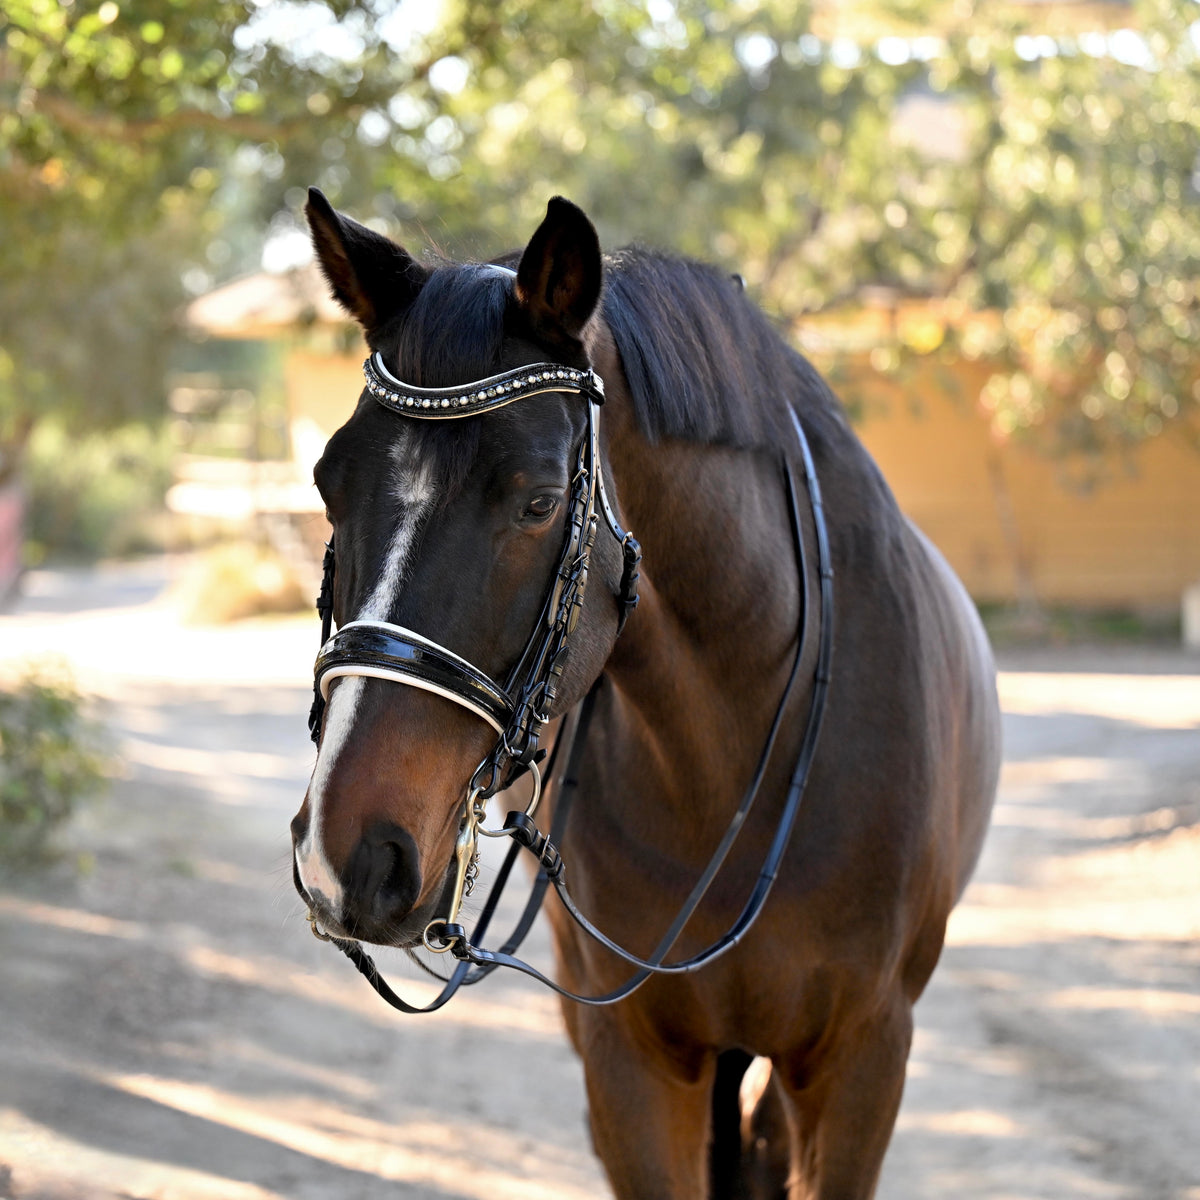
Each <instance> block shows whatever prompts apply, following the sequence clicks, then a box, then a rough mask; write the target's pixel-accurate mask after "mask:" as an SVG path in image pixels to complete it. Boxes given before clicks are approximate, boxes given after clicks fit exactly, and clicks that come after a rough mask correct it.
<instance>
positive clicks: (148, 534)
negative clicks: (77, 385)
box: [26, 421, 171, 559]
mask: <svg viewBox="0 0 1200 1200" xmlns="http://www.w3.org/2000/svg"><path fill="white" fill-rule="evenodd" d="M170 456H171V448H170V446H169V444H168V442H167V439H166V437H165V436H164V434H163V433H161V432H158V433H156V432H154V431H153V430H151V429H150V428H149V427H147V426H145V425H126V426H122V427H121V428H119V429H116V430H112V431H110V432H108V433H94V434H90V435H87V436H84V437H71V436H69V435H68V433H67V431H66V430H65V429H64V428H63V426H62V425H61V424H60V423H59V422H58V421H52V422H48V423H43V424H42V425H40V426H39V427H38V429H37V431H36V432H35V433H34V435H33V438H32V440H31V443H30V448H29V455H28V461H27V464H26V478H27V484H28V488H29V516H28V523H27V528H26V534H27V537H28V544H27V549H28V552H29V553H30V554H31V555H32V556H33V557H34V558H35V559H38V558H42V557H44V556H45V555H46V554H48V553H49V554H65V555H68V556H78V557H81V558H110V557H117V556H120V555H123V554H134V553H139V552H145V551H147V550H152V549H156V548H158V545H157V541H156V535H155V531H154V528H153V522H154V520H155V518H156V517H157V516H158V515H159V514H161V513H162V512H163V511H164V509H163V498H164V496H165V495H166V491H167V487H168V486H169V485H170V482H171V469H170Z"/></svg>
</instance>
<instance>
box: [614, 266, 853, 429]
mask: <svg viewBox="0 0 1200 1200" xmlns="http://www.w3.org/2000/svg"><path fill="white" fill-rule="evenodd" d="M603 304H604V308H603V313H604V319H605V321H606V323H607V324H608V326H609V328H610V329H611V330H612V333H613V337H614V339H615V340H616V343H617V349H618V350H619V351H620V354H621V361H622V365H623V366H624V369H625V377H626V379H627V380H628V383H629V389H630V392H631V393H632V397H633V404H634V410H635V412H636V414H637V419H638V423H639V425H640V427H641V429H642V432H643V433H644V434H645V436H646V437H647V438H648V439H649V440H651V441H659V440H661V439H664V438H678V439H680V440H683V441H689V442H699V443H702V444H705V445H722V446H732V447H736V448H740V449H766V448H770V447H777V446H779V445H781V444H787V443H790V441H791V440H792V439H794V437H795V434H794V433H793V432H792V430H791V424H790V420H789V417H788V409H789V408H797V409H798V410H799V411H800V412H801V413H803V414H804V417H805V424H806V426H809V427H812V426H814V425H815V427H816V429H815V432H816V433H817V439H818V440H824V439H823V438H822V437H821V435H822V434H828V433H829V432H831V429H830V425H831V422H832V423H837V424H841V423H842V418H841V415H840V406H839V404H838V401H837V400H836V399H835V398H834V396H833V394H832V392H830V390H829V388H828V387H827V386H826V384H825V383H824V381H823V380H822V379H821V377H820V376H819V375H818V374H817V372H816V371H815V370H814V369H813V367H812V366H811V364H809V363H808V361H807V360H805V359H804V358H803V357H802V356H801V355H800V354H798V353H797V352H796V351H795V350H793V349H792V348H791V347H790V346H788V344H787V343H786V342H785V341H784V340H783V338H782V337H781V336H780V334H779V332H778V330H776V329H775V327H774V326H773V325H772V324H771V322H770V321H769V320H768V319H767V318H766V317H765V316H764V315H763V313H762V312H761V311H759V309H758V308H757V307H755V305H754V304H752V303H751V302H750V301H749V300H748V299H747V297H746V296H745V294H744V293H743V289H742V284H741V282H740V281H739V280H738V279H736V278H735V277H733V276H731V275H728V274H726V273H724V272H722V271H720V270H718V269H717V268H716V267H712V266H709V265H707V264H705V263H700V262H695V261H693V260H690V259H684V258H675V257H671V256H668V255H664V254H660V253H657V252H654V251H649V250H645V249H643V248H641V247H636V246H634V247H628V248H626V249H624V250H619V251H617V252H616V253H615V254H613V255H611V256H610V257H609V258H607V259H606V260H605V291H604V302H603Z"/></svg>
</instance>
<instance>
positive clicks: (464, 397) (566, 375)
mask: <svg viewBox="0 0 1200 1200" xmlns="http://www.w3.org/2000/svg"><path fill="white" fill-rule="evenodd" d="M363 374H364V375H365V376H366V379H367V391H368V392H370V393H371V395H372V396H374V397H375V399H376V400H378V401H379V403H380V404H382V405H383V406H384V408H390V409H391V410H392V411H393V412H398V413H401V414H402V415H403V416H406V417H422V418H424V419H425V420H444V419H446V418H449V417H470V416H474V415H475V414H476V413H484V412H491V411H492V410H493V409H496V408H503V407H504V406H505V405H506V404H512V403H513V401H515V400H524V399H525V398H526V397H527V396H538V395H541V394H542V393H543V392H575V393H578V394H579V395H582V396H586V397H587V398H588V399H589V400H591V401H593V402H594V403H596V404H602V403H603V402H604V381H603V380H602V379H601V378H600V376H599V375H597V374H596V372H595V371H592V370H586V371H581V370H579V369H578V368H576V367H564V366H561V365H559V364H558V363H532V364H531V365H529V366H527V367H517V368H516V370H513V371H504V372H503V373H502V374H500V375H489V376H488V378H487V379H477V380H475V382H474V383H468V384H464V385H463V386H462V387H452V388H422V387H414V386H413V385H412V384H411V383H405V382H404V381H403V380H401V379H397V378H396V377H395V376H394V375H393V374H392V373H391V372H390V371H389V370H388V369H387V367H385V366H384V365H383V358H382V356H381V355H380V354H379V352H378V351H376V352H375V353H374V354H372V355H371V356H370V358H368V359H367V360H366V362H364V363H363Z"/></svg>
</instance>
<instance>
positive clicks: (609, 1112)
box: [567, 1005, 715, 1200]
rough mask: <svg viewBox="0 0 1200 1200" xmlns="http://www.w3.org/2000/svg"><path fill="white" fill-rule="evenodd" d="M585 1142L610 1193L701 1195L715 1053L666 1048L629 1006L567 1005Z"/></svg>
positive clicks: (661, 1198)
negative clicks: (581, 1088) (580, 1080)
mask: <svg viewBox="0 0 1200 1200" xmlns="http://www.w3.org/2000/svg"><path fill="white" fill-rule="evenodd" d="M567 1025H568V1029H569V1031H570V1034H571V1040H572V1041H573V1042H574V1043H575V1048H576V1050H577V1051H578V1052H579V1056H580V1058H581V1059H582V1060H583V1069H584V1078H585V1081H586V1084H587V1096H588V1115H589V1118H590V1121H591V1129H592V1142H593V1145H594V1146H595V1149H596V1154H597V1155H598V1156H599V1158H600V1161H601V1162H602V1163H603V1164H604V1169H605V1171H606V1172H607V1173H608V1178H609V1182H610V1183H611V1184H612V1189H613V1194H614V1195H615V1196H616V1197H617V1200H704V1198H705V1197H707V1196H708V1190H709V1180H708V1137H709V1123H710V1109H711V1095H712V1084H713V1073H714V1066H715V1060H714V1058H713V1056H712V1055H711V1054H706V1053H704V1052H702V1051H697V1052H695V1053H691V1052H680V1051H676V1052H671V1051H668V1050H666V1049H665V1048H664V1047H663V1045H662V1044H661V1042H658V1041H657V1040H656V1039H654V1038H653V1037H651V1036H648V1034H647V1031H645V1030H643V1031H641V1032H640V1033H639V1031H638V1028H637V1026H638V1017H637V1013H636V1010H634V1009H632V1008H631V1007H630V1006H628V1005H618V1006H617V1007H616V1008H613V1009H582V1010H581V1009H578V1008H575V1009H573V1010H572V1009H570V1008H569V1007H568V1011H567Z"/></svg>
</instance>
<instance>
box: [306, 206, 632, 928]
mask: <svg viewBox="0 0 1200 1200" xmlns="http://www.w3.org/2000/svg"><path fill="white" fill-rule="evenodd" d="M308 216H309V221H310V224H311V226H312V231H313V240H314V244H315V247H316V251H317V255H318V258H319V260H320V263H321V266H322V268H323V270H324V272H325V274H326V276H327V277H328V279H329V282H330V285H331V287H332V290H333V293H334V295H335V296H336V298H337V299H338V301H339V302H340V303H341V304H342V305H343V306H344V307H345V308H346V309H347V310H348V311H349V312H350V313H351V314H352V315H353V316H354V317H355V318H356V319H357V320H358V321H359V323H360V324H361V325H362V327H363V329H364V331H365V333H366V338H367V342H368V345H369V346H370V348H371V350H372V352H373V358H372V361H373V362H374V363H376V364H378V370H379V371H380V372H381V374H377V375H376V379H380V378H382V379H383V380H384V381H386V380H388V379H389V378H392V379H394V380H396V381H403V384H397V385H396V386H399V387H400V388H401V389H403V385H404V384H406V385H411V389H410V390H412V391H415V390H417V389H459V390H458V391H454V392H448V393H447V394H449V395H453V396H454V397H455V399H454V400H453V401H452V403H453V404H454V405H455V406H457V405H458V404H459V403H461V404H462V405H463V413H464V415H461V416H458V417H457V418H456V419H445V420H430V419H415V418H414V417H413V416H412V415H411V414H406V413H405V412H404V411H403V401H402V400H401V403H400V404H399V405H397V404H396V403H395V400H396V397H395V396H391V397H389V396H387V395H382V396H381V395H380V394H379V388H378V385H377V384H375V385H372V387H369V388H368V390H366V391H364V392H363V394H362V395H361V396H360V398H359V402H358V406H357V408H356V410H355V412H354V415H353V416H352V417H351V418H350V420H349V421H347V423H346V424H345V425H344V426H342V428H341V429H339V430H338V431H337V433H335V434H334V436H333V437H332V438H331V439H330V441H329V444H328V446H327V447H326V449H325V453H324V455H323V456H322V458H321V460H320V462H319V463H318V464H317V466H316V470H315V472H314V475H315V479H316V483H317V486H318V488H319V489H320V492H321V495H322V497H323V498H324V501H325V504H326V507H327V510H328V514H329V519H330V521H331V523H332V525H333V528H334V538H335V542H334V544H335V546H336V568H335V575H334V619H335V620H336V622H337V624H338V625H339V626H341V627H343V633H342V634H339V637H345V636H349V634H348V631H345V629H344V627H345V626H346V625H347V624H349V623H351V622H362V623H364V624H362V625H360V626H358V627H357V629H358V631H359V632H360V633H363V635H364V636H375V635H376V634H377V633H379V631H380V630H381V629H383V630H386V629H387V628H388V627H390V628H393V629H394V628H395V627H402V630H403V631H405V633H404V636H405V637H408V636H409V633H411V635H412V637H411V638H410V639H409V642H408V643H406V645H405V646H404V647H403V650H404V653H406V654H408V653H410V652H412V647H413V645H414V644H415V645H417V655H418V657H419V656H420V644H421V643H420V639H421V638H424V639H428V641H429V642H431V643H435V644H436V645H437V647H440V648H442V649H444V650H445V651H449V652H450V653H451V655H452V656H458V658H460V659H462V660H465V662H466V663H468V664H471V665H473V666H474V667H475V668H478V670H479V671H480V672H482V673H483V674H485V675H486V676H488V677H490V679H491V680H493V681H498V682H500V683H501V684H511V685H513V687H516V688H517V689H518V690H519V685H520V683H521V679H522V675H523V672H524V671H525V667H526V658H527V650H528V649H529V647H530V646H531V645H533V643H534V641H536V640H537V638H538V636H539V630H540V629H542V628H544V627H545V626H546V623H547V620H548V619H549V620H551V621H552V620H553V617H554V615H555V614H554V611H553V610H554V603H553V600H554V594H555V593H556V591H558V589H556V588H555V586H554V581H555V580H556V578H557V577H558V574H559V570H560V566H562V564H563V562H564V559H565V558H567V557H570V556H568V555H566V554H565V550H564V548H570V546H571V545H572V537H573V536H574V537H575V538H576V542H577V541H578V534H577V533H576V534H574V535H573V533H572V529H571V514H572V512H573V511H574V512H577V511H578V509H579V495H580V493H579V489H578V487H577V486H575V482H574V481H575V479H576V478H577V475H578V466H579V463H580V461H581V447H583V448H584V449H586V446H587V445H589V444H592V443H591V442H590V440H589V439H590V435H589V419H588V416H589V403H590V401H589V399H588V397H587V396H586V395H584V394H581V393H580V392H579V391H578V390H575V391H558V390H551V389H552V388H553V387H554V383H555V381H554V380H551V381H550V383H549V384H547V385H545V386H543V387H540V388H539V389H533V390H535V391H536V394H529V395H522V397H521V398H520V399H519V400H517V401H515V402H512V403H508V404H504V405H502V406H496V407H487V411H483V412H477V413H476V412H472V411H470V404H471V403H473V402H474V395H475V394H472V397H471V401H468V400H466V399H460V397H461V396H462V391H461V389H464V388H465V387H466V385H468V384H471V383H473V382H475V381H478V380H483V379H487V378H488V377H491V376H494V375H497V374H501V373H505V372H510V371H513V370H515V369H516V368H521V367H525V366H528V365H530V364H534V363H547V362H550V363H553V364H556V365H557V366H561V367H562V368H563V369H564V370H566V371H567V372H568V378H569V377H571V376H572V375H575V376H582V375H583V374H584V373H585V372H586V371H587V369H588V368H589V366H590V358H589V355H590V353H591V347H592V344H593V339H594V336H595V334H594V326H595V325H596V322H595V321H594V320H593V318H594V316H595V313H596V309H597V305H598V302H599V298H600V290H601V271H602V268H601V258H600V250H599V244H598V241H597V238H596V233H595V230H594V229H593V228H592V226H591V224H590V223H589V221H588V220H587V218H586V217H585V216H584V214H583V213H582V212H581V211H580V210H579V209H577V208H576V207H575V206H574V205H571V204H569V203H567V202H566V201H564V200H554V201H551V203H550V206H549V209H548V212H547V216H546V219H545V220H544V221H543V223H542V225H541V226H540V227H539V229H538V230H537V232H536V233H535V234H534V236H533V238H532V240H531V241H530V243H529V245H528V246H527V247H526V248H525V250H524V252H523V254H522V256H521V259H520V262H519V265H518V266H517V267H516V270H515V274H514V272H513V271H511V270H508V269H505V268H501V267H497V266H491V265H443V266H437V267H434V268H432V269H430V268H426V267H424V266H422V265H420V264H418V263H417V262H416V261H415V260H414V259H413V258H412V257H410V256H409V255H408V253H406V251H404V250H403V249H402V248H401V247H400V246H398V245H396V244H395V243H394V242H392V241H390V240H388V239H387V238H385V237H382V236H381V235H379V234H376V233H373V232H372V231H370V230H368V229H366V228H364V227H363V226H361V225H358V224H356V223H355V222H353V221H351V220H349V219H348V218H346V217H345V216H342V215H340V214H338V213H336V212H334V210H333V209H332V208H331V207H330V206H329V204H328V202H327V201H326V200H325V198H324V196H322V195H321V194H320V193H319V192H315V191H314V192H313V193H312V194H311V197H310V202H309V206H308ZM506 378H512V377H508V376H506ZM515 378H516V379H517V380H518V381H519V382H520V383H521V386H522V387H525V388H526V390H530V389H529V388H528V386H527V385H526V382H525V381H524V380H523V379H522V377H521V376H520V375H517V376H516V377H515ZM381 399H382V401H383V402H380V401H381ZM389 400H390V401H391V407H388V406H387V404H388V402H389ZM438 403H440V401H438ZM417 404H418V406H419V405H420V400H419V399H418V400H417ZM397 407H399V408H400V411H396V409H397ZM583 457H586V455H584V456H583ZM595 466H596V469H597V470H598V469H599V463H598V462H597V463H596V464H595ZM590 576H591V581H590V583H589V584H588V586H587V588H586V589H585V590H584V592H583V595H582V605H581V607H580V609H579V611H578V613H577V614H576V616H577V617H578V621H577V624H576V622H574V621H572V625H574V626H575V628H574V631H573V632H572V634H571V637H570V645H569V651H568V652H567V653H565V654H564V655H561V656H560V659H559V666H560V667H562V668H563V670H562V674H561V680H560V681H558V682H557V696H556V698H555V700H554V701H553V702H552V703H548V704H543V710H546V709H548V710H549V711H548V712H546V711H542V713H541V714H540V715H542V716H546V715H549V716H554V715H557V714H560V713H562V712H563V711H565V709H566V708H567V707H568V706H569V705H570V704H571V703H573V702H574V701H575V700H577V699H579V698H580V697H581V696H582V695H583V694H584V692H586V690H587V688H588V687H589V685H590V684H591V682H592V681H593V680H594V679H595V678H596V677H597V676H598V675H599V673H600V672H601V670H602V669H603V665H604V663H605V661H606V659H607V657H608V655H609V653H610V651H611V649H612V645H613V642H614V639H615V637H616V634H617V631H618V606H617V604H616V603H614V595H615V594H616V592H617V590H618V586H619V583H620V581H621V577H622V558H621V552H620V549H619V547H618V546H617V543H616V542H615V541H613V540H612V539H610V538H607V537H599V538H597V539H596V544H595V547H594V552H593V554H592V563H591V570H590ZM531 639H532V640H531ZM352 657H353V655H352ZM362 657H363V656H362V654H361V653H360V654H359V661H358V662H357V663H356V664H355V666H354V667H353V668H352V669H351V671H350V673H347V674H341V675H339V674H338V672H337V671H335V670H330V671H329V672H328V678H326V679H325V680H324V683H325V685H326V687H327V703H326V706H325V709H324V712H323V716H322V720H321V731H320V741H319V749H318V755H317V762H316V766H315V768H314V770H313V775H312V780H311V782H310V784H309V787H308V792H307V794H306V796H305V799H304V803H303V805H302V806H301V809H300V811H299V813H298V814H297V816H296V818H295V819H294V821H293V822H292V834H293V842H294V865H295V879H296V886H297V888H298V889H299V890H300V893H301V895H302V896H303V898H304V899H305V900H306V901H307V902H308V903H309V905H310V908H311V909H312V911H313V912H314V913H315V915H316V917H317V918H318V919H319V921H320V923H321V924H322V925H323V926H324V927H325V928H327V929H328V930H330V931H331V932H332V933H334V934H340V935H344V936H348V937H353V938H359V939H363V940H367V941H375V942H381V943H386V944H394V945H411V944H414V943H415V942H416V941H418V940H419V939H420V937H421V933H422V931H423V930H424V929H425V927H426V925H427V924H428V923H429V922H430V921H431V920H433V919H434V918H436V917H440V916H443V915H444V914H445V911H446V902H447V898H448V895H449V893H450V892H451V890H452V888H453V884H454V869H453V867H454V854H455V840H456V836H457V834H458V830H459V824H460V821H461V819H462V815H463V808H464V799H465V796H466V792H467V787H468V782H469V781H470V780H471V779H472V777H473V775H474V774H475V772H476V769H477V767H478V766H479V764H480V763H481V761H482V760H484V759H485V758H486V757H487V756H488V755H489V754H491V753H492V752H493V749H494V748H495V747H496V746H497V743H498V730H504V728H505V723H506V718H505V716H504V715H503V714H497V713H495V712H492V713H491V714H490V715H488V714H486V713H483V712H478V711H473V710H472V708H471V707H470V705H469V704H464V703H463V702H462V699H461V697H459V698H458V699H456V698H455V696H454V695H453V694H452V693H453V692H454V690H455V689H454V688H450V689H446V688H442V687H441V686H440V685H439V684H438V683H437V681H436V679H433V680H432V681H431V678H430V677H428V676H426V677H423V678H416V679H409V680H408V682H413V683H415V686H401V685H400V684H399V683H397V682H395V681H394V678H393V679H389V678H386V677H380V676H381V675H382V676H386V675H387V674H388V672H387V671H382V672H380V671H375V672H372V671H370V670H367V671H363V670H360V669H359V668H360V667H361V666H362V665H363V663H362V661H361V660H362ZM368 657H369V656H368ZM514 674H515V675H516V678H515V679H510V676H511V675H514ZM509 690H510V692H511V690H512V688H510V689H509Z"/></svg>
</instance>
